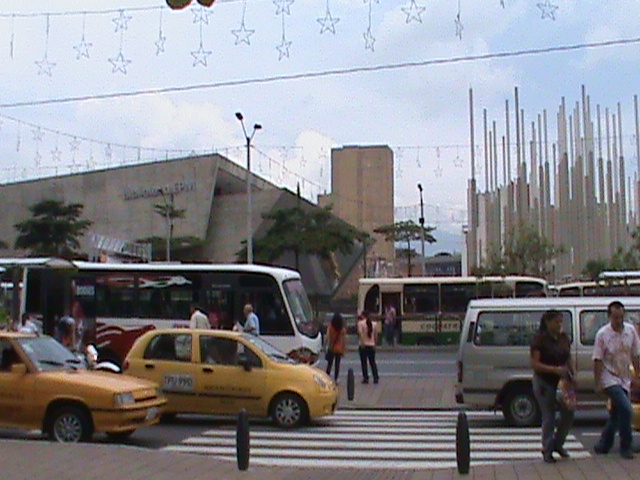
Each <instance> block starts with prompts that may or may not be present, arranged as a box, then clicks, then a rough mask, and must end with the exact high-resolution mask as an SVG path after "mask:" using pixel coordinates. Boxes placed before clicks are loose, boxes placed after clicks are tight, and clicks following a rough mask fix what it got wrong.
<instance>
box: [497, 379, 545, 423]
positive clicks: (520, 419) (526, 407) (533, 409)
mask: <svg viewBox="0 0 640 480" xmlns="http://www.w3.org/2000/svg"><path fill="white" fill-rule="evenodd" d="M502 413H503V414H504V418H505V419H506V420H507V422H508V423H509V424H510V425H513V426H516V427H533V426H537V425H540V420H541V416H540V407H539V406H538V402H537V401H536V398H535V397H534V396H533V388H532V387H531V386H530V385H527V386H525V385H519V386H515V387H511V388H510V389H509V390H508V391H507V393H506V395H505V396H504V400H503V402H502Z"/></svg>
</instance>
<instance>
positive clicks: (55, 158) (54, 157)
mask: <svg viewBox="0 0 640 480" xmlns="http://www.w3.org/2000/svg"><path fill="white" fill-rule="evenodd" d="M61 156H62V152H61V151H60V149H59V148H58V146H57V145H56V148H54V149H53V150H51V159H52V160H53V161H54V162H59V161H60V157H61Z"/></svg>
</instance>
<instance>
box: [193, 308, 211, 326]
mask: <svg viewBox="0 0 640 480" xmlns="http://www.w3.org/2000/svg"><path fill="white" fill-rule="evenodd" d="M189 327H190V328H206V329H209V328H211V325H210V324H209V319H208V318H207V316H206V315H205V314H204V313H203V312H202V310H200V307H198V306H197V305H194V306H193V307H191V319H190V320H189Z"/></svg>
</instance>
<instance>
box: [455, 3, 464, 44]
mask: <svg viewBox="0 0 640 480" xmlns="http://www.w3.org/2000/svg"><path fill="white" fill-rule="evenodd" d="M460 2H461V0H458V13H457V14H456V19H455V21H454V24H455V26H456V37H458V39H460V40H462V31H463V30H464V26H463V25H462V20H461V19H460V15H461V13H462V8H461V6H460Z"/></svg>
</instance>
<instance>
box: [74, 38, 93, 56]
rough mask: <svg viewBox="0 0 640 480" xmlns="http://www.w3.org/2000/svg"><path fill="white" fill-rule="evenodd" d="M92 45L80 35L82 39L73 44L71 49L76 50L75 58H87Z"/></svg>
mask: <svg viewBox="0 0 640 480" xmlns="http://www.w3.org/2000/svg"><path fill="white" fill-rule="evenodd" d="M91 47H93V43H90V42H87V41H86V40H85V38H84V35H82V39H81V40H80V43H79V44H78V45H74V46H73V49H74V50H75V51H76V60H80V59H81V58H89V49H90V48H91Z"/></svg>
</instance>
